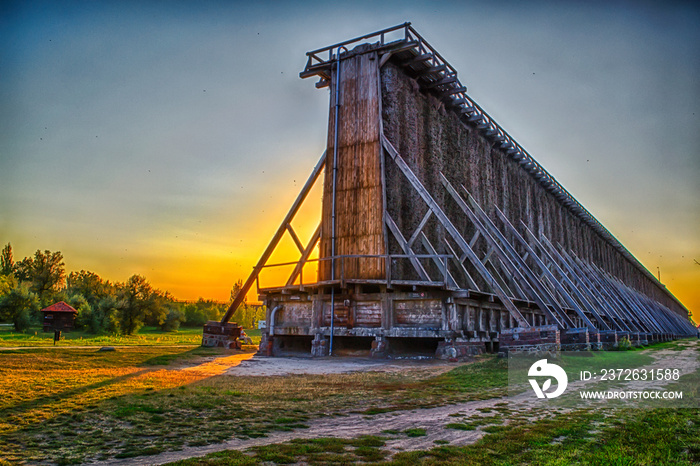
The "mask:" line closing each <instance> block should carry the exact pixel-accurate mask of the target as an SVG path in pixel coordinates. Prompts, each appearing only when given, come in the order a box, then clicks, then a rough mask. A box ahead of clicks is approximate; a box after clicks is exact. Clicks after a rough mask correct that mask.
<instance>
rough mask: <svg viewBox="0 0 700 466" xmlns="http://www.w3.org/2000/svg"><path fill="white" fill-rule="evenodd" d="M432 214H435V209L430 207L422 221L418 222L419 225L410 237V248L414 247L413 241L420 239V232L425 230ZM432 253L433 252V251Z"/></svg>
mask: <svg viewBox="0 0 700 466" xmlns="http://www.w3.org/2000/svg"><path fill="white" fill-rule="evenodd" d="M432 214H433V211H432V210H430V209H428V211H427V212H426V213H425V215H424V216H423V219H422V220H421V221H420V223H419V224H418V227H417V228H416V231H414V232H413V234H412V235H411V237H410V238H409V239H408V247H409V248H412V247H413V243H415V242H416V240H417V239H418V235H420V233H421V231H422V230H423V228H425V225H426V224H427V223H428V220H430V216H431V215H432ZM431 254H432V253H431Z"/></svg>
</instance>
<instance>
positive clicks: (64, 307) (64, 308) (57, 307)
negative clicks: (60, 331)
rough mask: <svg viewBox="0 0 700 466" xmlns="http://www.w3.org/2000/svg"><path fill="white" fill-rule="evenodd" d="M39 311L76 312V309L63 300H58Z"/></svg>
mask: <svg viewBox="0 0 700 466" xmlns="http://www.w3.org/2000/svg"><path fill="white" fill-rule="evenodd" d="M41 312H75V313H76V314H77V313H78V311H76V310H75V309H73V308H72V307H70V306H69V305H68V304H66V303H64V302H63V301H61V302H58V303H56V304H52V305H51V306H49V307H47V308H44V309H42V310H41Z"/></svg>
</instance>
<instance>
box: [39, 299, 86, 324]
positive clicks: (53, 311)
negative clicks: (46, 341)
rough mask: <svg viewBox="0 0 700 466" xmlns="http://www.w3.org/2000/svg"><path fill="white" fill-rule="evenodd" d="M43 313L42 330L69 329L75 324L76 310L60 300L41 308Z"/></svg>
mask: <svg viewBox="0 0 700 466" xmlns="http://www.w3.org/2000/svg"><path fill="white" fill-rule="evenodd" d="M41 312H43V313H44V332H50V331H52V330H70V329H72V328H73V326H74V324H75V317H76V316H77V315H78V311H76V310H75V309H73V308H72V307H71V306H69V305H68V304H66V303H64V302H63V301H60V302H58V303H56V304H52V305H51V306H49V307H47V308H44V309H42V310H41Z"/></svg>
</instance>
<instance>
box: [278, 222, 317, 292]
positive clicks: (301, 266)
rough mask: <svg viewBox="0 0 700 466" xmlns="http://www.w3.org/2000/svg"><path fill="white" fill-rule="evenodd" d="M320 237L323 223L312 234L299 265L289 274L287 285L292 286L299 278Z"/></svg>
mask: <svg viewBox="0 0 700 466" xmlns="http://www.w3.org/2000/svg"><path fill="white" fill-rule="evenodd" d="M320 238H321V224H320V223H319V224H318V227H316V231H315V232H314V234H313V235H312V236H311V239H310V240H309V243H308V244H307V245H306V247H305V248H304V250H303V251H302V252H301V259H299V262H297V265H296V266H295V267H294V270H293V271H292V274H291V275H290V276H289V279H288V280H287V284H286V285H285V286H292V285H293V284H294V281H295V280H296V279H297V277H298V276H299V274H300V273H301V271H302V270H303V269H304V265H306V261H308V260H309V256H310V255H311V252H312V251H313V250H314V248H315V247H316V244H318V240H319V239H320ZM300 285H303V283H300Z"/></svg>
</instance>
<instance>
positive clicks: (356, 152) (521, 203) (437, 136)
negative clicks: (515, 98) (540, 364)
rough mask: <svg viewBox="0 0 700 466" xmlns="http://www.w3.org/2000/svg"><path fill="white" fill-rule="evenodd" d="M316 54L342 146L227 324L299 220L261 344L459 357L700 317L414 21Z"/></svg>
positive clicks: (652, 331)
mask: <svg viewBox="0 0 700 466" xmlns="http://www.w3.org/2000/svg"><path fill="white" fill-rule="evenodd" d="M307 57H308V60H307V63H306V67H305V69H304V71H302V72H301V77H302V78H308V77H312V76H313V77H318V78H319V81H318V82H317V84H316V87H318V88H325V87H328V88H329V89H330V111H329V119H328V142H327V150H326V151H325V153H324V154H323V156H322V157H321V159H320V161H319V163H318V164H317V166H316V167H315V168H314V170H313V172H312V174H311V176H310V177H309V180H308V181H307V183H306V185H305V186H304V188H303V189H302V192H301V193H300V194H299V197H298V198H297V200H296V201H295V202H294V204H293V206H292V208H291V210H290V211H289V213H288V215H287V217H286V218H285V219H284V221H283V222H282V224H281V225H280V227H279V229H278V231H277V233H276V234H275V236H274V237H273V239H272V241H271V243H270V245H269V246H268V248H267V250H266V251H265V252H264V253H263V256H262V257H261V259H260V261H259V262H258V264H257V266H256V267H255V268H254V270H253V273H252V274H251V276H250V277H249V278H248V280H247V282H246V283H245V285H244V286H243V289H242V290H241V292H240V293H239V295H238V296H237V297H236V299H235V300H234V302H233V304H232V305H231V308H230V309H229V312H227V314H226V315H225V316H224V318H223V319H222V321H221V323H217V325H218V326H220V327H221V328H223V327H224V326H225V325H229V326H230V325H231V324H227V322H228V321H229V319H230V318H231V315H232V314H233V312H234V311H235V309H236V308H237V307H238V305H239V304H240V303H241V302H242V300H243V297H244V296H245V294H246V293H247V291H248V290H249V289H250V287H251V286H252V285H253V284H254V283H255V282H256V280H257V277H258V275H259V273H260V272H261V271H262V270H263V269H264V268H268V267H274V266H275V265H274V264H267V262H268V259H269V257H270V255H271V254H272V252H273V250H274V249H275V247H276V246H277V244H278V242H279V241H280V239H281V238H282V237H283V236H284V235H286V234H288V235H290V236H291V238H292V240H293V241H294V243H295V244H296V245H297V247H298V249H299V252H300V259H299V261H298V262H295V263H292V264H286V265H287V266H288V267H291V268H292V269H293V270H292V272H291V275H290V276H289V278H288V279H287V281H286V282H285V283H280V285H279V286H277V287H274V288H258V292H259V295H260V296H261V299H262V300H263V301H264V302H265V304H266V306H267V309H268V311H267V323H268V325H267V329H265V330H264V331H263V336H262V342H261V346H260V351H261V352H262V353H263V354H268V355H284V354H292V353H297V354H298V353H299V352H303V353H307V354H311V355H314V356H324V355H328V354H329V353H333V354H344V353H345V354H347V353H354V354H362V353H363V352H364V353H366V354H370V355H372V356H374V357H387V356H391V355H398V354H414V355H416V354H430V355H436V356H438V357H443V358H458V357H460V356H465V355H470V354H477V353H480V352H485V351H502V352H507V351H515V350H522V349H532V348H533V347H534V348H540V349H547V350H550V349H556V348H563V349H589V348H594V349H598V348H605V347H610V346H614V345H616V344H617V343H618V342H619V341H621V339H623V338H627V339H629V340H630V342H631V343H633V344H637V345H640V344H646V343H648V342H650V341H658V340H665V339H670V338H677V337H679V336H682V335H691V334H694V333H695V331H696V330H695V328H694V326H693V325H692V324H691V322H690V320H689V318H688V310H687V309H686V308H685V307H683V305H682V304H681V303H680V302H679V301H678V300H677V299H676V298H675V297H674V296H673V295H672V294H671V293H670V292H668V290H666V288H665V287H664V286H663V285H662V284H661V283H659V282H658V281H657V280H656V279H655V278H654V277H653V275H652V274H650V273H649V272H648V271H647V270H646V269H645V268H644V267H643V266H642V265H641V264H640V263H639V262H638V261H637V260H636V259H635V258H634V257H633V256H632V255H631V254H630V253H629V252H628V251H627V249H625V248H624V246H622V245H621V244H620V243H619V242H618V241H617V240H616V239H615V238H614V237H613V236H612V235H611V234H610V233H609V232H608V231H607V230H606V229H605V228H604V227H603V226H602V225H601V224H600V223H599V222H598V221H597V220H596V219H595V218H594V217H593V216H592V215H591V214H590V213H589V212H588V211H587V210H586V209H585V208H584V207H583V206H582V205H581V204H580V203H579V202H577V201H576V200H575V199H574V198H573V197H572V196H571V195H570V194H569V193H568V192H567V191H566V190H565V189H564V188H563V187H562V186H561V185H560V184H559V183H558V182H557V181H556V180H555V179H554V178H552V176H551V175H550V174H549V173H548V172H547V171H546V170H545V169H544V168H543V167H542V166H540V165H539V164H538V163H537V162H536V161H535V160H534V159H533V158H532V157H531V156H530V155H529V154H528V153H527V151H525V150H524V149H523V148H522V147H521V146H520V145H519V144H518V143H517V142H516V141H514V140H513V139H512V138H511V137H510V136H509V135H508V133H507V132H506V131H505V130H504V129H503V128H501V126H499V125H498V124H497V123H496V122H495V121H494V120H493V119H492V118H491V117H490V116H489V115H488V114H487V113H486V112H485V111H484V110H483V109H482V108H481V107H480V106H479V105H477V104H476V102H474V101H473V100H472V99H471V98H470V97H469V96H468V95H467V90H466V87H465V86H464V85H462V83H461V82H460V81H459V79H458V78H457V71H456V70H455V69H454V68H453V67H452V66H451V65H450V64H449V63H447V61H445V60H444V59H443V58H442V56H440V54H439V53H438V52H437V51H436V50H435V49H434V48H433V47H431V46H430V45H429V44H428V43H427V42H426V41H425V40H424V39H423V38H422V37H421V36H420V35H419V34H418V33H417V32H416V31H415V30H414V29H413V28H412V27H411V25H410V23H405V24H402V25H399V26H396V27H393V28H389V29H385V30H382V31H378V32H375V33H372V34H369V35H366V36H362V37H358V38H355V39H351V40H348V41H345V42H341V43H339V44H334V45H332V46H329V47H324V48H322V49H319V50H315V51H312V52H308V53H307ZM321 173H323V208H322V213H321V220H320V224H319V227H318V229H317V230H316V232H315V233H314V234H313V236H312V237H311V239H310V241H309V242H308V243H306V244H304V243H302V241H301V240H300V239H299V237H298V235H297V234H296V233H295V231H294V229H293V228H292V226H291V221H292V220H293V218H294V216H295V214H296V213H297V211H298V210H299V208H300V206H301V205H302V203H303V202H304V200H305V199H306V197H307V195H308V193H309V191H310V189H311V188H312V186H313V185H314V183H315V182H316V180H317V179H318V178H320V175H321ZM317 246H318V251H319V254H318V256H319V257H318V259H313V260H312V259H309V258H310V256H311V253H312V251H313V250H314V249H315V248H316V247H317ZM312 264H314V265H313V266H315V267H316V269H317V271H318V273H317V276H315V277H314V279H313V280H309V279H308V276H309V273H307V274H304V273H303V271H304V269H305V268H309V267H311V266H312ZM217 325H214V323H210V325H209V331H210V332H211V331H212V329H214V330H213V332H214V333H217V330H216V328H217ZM218 333H226V332H223V331H222V332H218ZM209 336H211V335H209ZM206 343H207V332H205V344H206Z"/></svg>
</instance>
